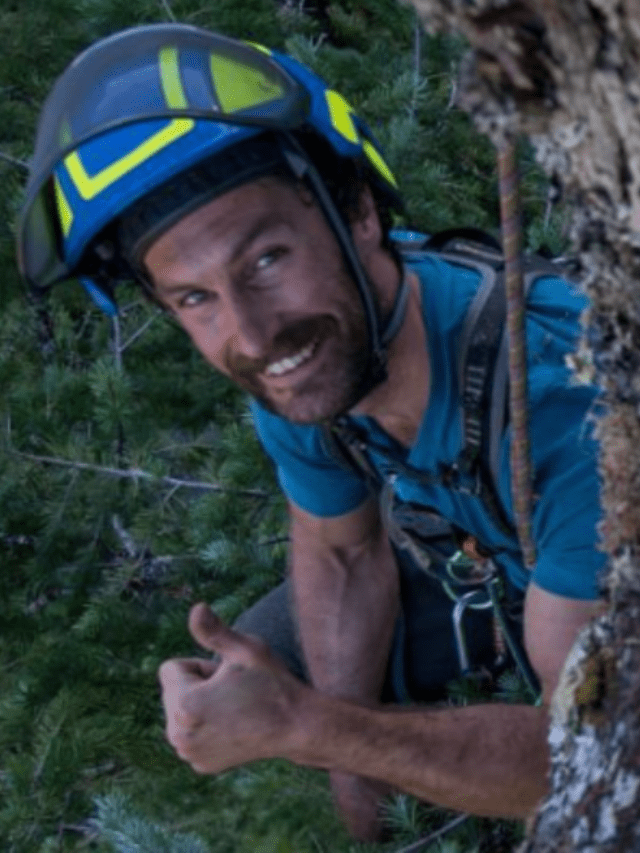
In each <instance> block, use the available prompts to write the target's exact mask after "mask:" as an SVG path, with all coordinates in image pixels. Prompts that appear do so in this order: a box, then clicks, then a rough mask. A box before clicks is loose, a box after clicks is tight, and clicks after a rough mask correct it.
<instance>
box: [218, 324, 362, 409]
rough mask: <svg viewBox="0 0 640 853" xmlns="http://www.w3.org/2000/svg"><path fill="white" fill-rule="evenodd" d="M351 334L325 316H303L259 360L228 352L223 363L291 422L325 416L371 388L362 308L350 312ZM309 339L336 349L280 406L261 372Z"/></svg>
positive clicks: (237, 379)
mask: <svg viewBox="0 0 640 853" xmlns="http://www.w3.org/2000/svg"><path fill="white" fill-rule="evenodd" d="M348 328H349V334H348V335H346V334H343V335H341V334H340V330H339V327H338V324H337V322H336V320H335V319H334V318H333V317H330V316H328V315H320V316H317V317H309V318H304V319H302V320H299V321H296V322H293V323H291V324H290V325H288V326H286V327H285V328H284V329H282V330H281V331H280V332H278V334H277V335H276V336H275V338H274V340H273V342H272V345H271V346H270V348H269V352H268V354H266V355H265V356H263V357H261V358H259V359H248V358H247V357H246V356H242V355H233V354H229V356H228V358H227V359H226V367H227V371H228V375H229V376H230V378H231V379H232V380H233V381H234V382H236V384H238V385H239V386H240V387H241V388H242V389H243V390H245V391H247V392H248V393H249V394H251V396H252V397H254V398H255V399H256V400H258V402H259V403H260V404H261V405H262V406H263V407H264V408H266V409H267V410H269V411H271V412H273V413H274V414H276V415H280V416H281V417H284V418H286V419H287V420H290V421H292V422H294V423H302V424H304V423H309V424H310V423H317V422H319V421H325V420H329V419H331V418H333V417H336V416H337V415H339V414H341V413H343V412H345V411H347V410H348V409H350V408H352V407H353V406H354V405H355V404H356V403H357V402H358V401H359V400H360V399H361V398H362V396H363V395H364V394H365V393H366V391H367V390H368V389H369V382H368V377H369V352H368V345H367V341H368V334H367V329H366V325H365V320H364V317H363V316H362V313H361V312H350V317H349V324H348ZM311 341H315V342H317V346H318V347H320V346H322V344H323V343H325V342H326V343H327V344H328V345H331V344H332V343H333V342H334V341H335V347H336V350H335V353H334V354H333V357H332V363H331V365H330V367H331V372H332V376H331V377H328V376H327V375H326V371H324V372H323V374H322V375H321V376H318V377H313V378H312V379H311V381H309V382H308V383H306V385H305V386H304V387H302V388H300V389H299V390H298V391H297V392H296V393H295V395H294V398H293V401H292V403H291V405H287V406H284V407H283V406H281V405H279V404H278V402H276V401H274V400H273V399H272V398H271V397H270V396H269V394H268V392H266V391H265V389H264V386H263V382H262V377H261V374H262V373H263V372H264V370H265V369H266V368H267V366H268V365H269V364H271V363H273V362H274V361H278V360H279V359H281V358H283V357H285V356H287V355H289V354H292V353H295V352H298V351H299V350H301V349H302V348H303V347H304V346H306V345H307V344H309V343H310V342H311Z"/></svg>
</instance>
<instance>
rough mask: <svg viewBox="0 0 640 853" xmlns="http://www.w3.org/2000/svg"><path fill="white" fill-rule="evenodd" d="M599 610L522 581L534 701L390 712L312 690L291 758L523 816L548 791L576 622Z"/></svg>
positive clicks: (454, 803)
mask: <svg viewBox="0 0 640 853" xmlns="http://www.w3.org/2000/svg"><path fill="white" fill-rule="evenodd" d="M601 609H602V604H601V603H594V602H588V601H574V600H570V599H566V598H562V597H560V596H557V595H553V594H552V593H549V592H546V591H545V590H543V589H541V588H540V587H537V586H536V585H535V584H532V585H531V586H530V588H529V590H528V593H527V598H526V603H525V643H526V645H527V650H528V653H529V657H530V659H531V662H532V664H533V666H534V668H535V669H536V671H537V673H538V675H539V677H540V680H541V683H542V685H543V705H542V707H538V708H532V707H530V706H526V705H499V704H491V705H478V706H472V707H467V708H452V709H442V710H420V711H416V710H412V711H400V712H395V713H394V712H393V711H391V712H388V711H384V710H368V709H362V708H356V707H355V706H353V705H351V706H349V705H348V704H347V703H344V702H342V703H339V702H336V701H335V700H333V699H330V698H328V697H320V698H319V699H318V701H317V702H315V701H314V703H313V711H312V712H311V713H310V714H309V716H308V724H307V725H308V729H309V733H308V736H307V737H306V738H305V739H304V746H303V749H302V755H301V756H300V759H299V760H301V762H302V763H306V764H312V765H315V766H321V767H336V766H338V767H340V768H341V769H343V770H346V771H349V772H359V773H363V774H366V775H370V776H373V777H374V778H379V779H384V780H385V781H387V782H389V783H391V784H393V785H395V786H397V787H399V788H400V789H402V790H405V791H407V792H409V793H413V794H415V795H416V796H418V797H420V798H421V799H425V800H429V801H431V802H434V803H437V804H439V805H442V806H446V807H450V808H455V809H460V810H462V811H469V812H472V813H474V814H479V815H487V816H504V817H517V818H524V817H526V816H527V815H528V814H529V813H530V812H531V810H532V809H533V808H534V807H535V805H536V803H537V802H538V800H539V799H540V798H541V797H542V796H543V795H544V794H545V792H546V790H547V773H548V747H547V731H548V704H549V702H550V700H551V696H552V694H553V691H554V690H555V687H556V685H557V682H558V679H559V676H560V672H561V669H562V665H563V663H564V660H565V658H566V656H567V654H568V652H569V650H570V648H571V646H572V645H573V642H574V641H575V638H576V636H577V633H578V631H579V630H580V628H581V627H582V626H583V625H584V624H585V623H586V622H587V621H588V620H589V619H590V618H592V617H593V616H594V615H596V614H597V613H598V612H600V611H601Z"/></svg>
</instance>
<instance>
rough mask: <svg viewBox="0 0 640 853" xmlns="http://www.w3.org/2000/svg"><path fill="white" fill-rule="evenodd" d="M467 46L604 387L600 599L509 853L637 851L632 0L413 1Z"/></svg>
mask: <svg viewBox="0 0 640 853" xmlns="http://www.w3.org/2000/svg"><path fill="white" fill-rule="evenodd" d="M413 4H414V6H415V7H416V8H417V10H418V12H419V14H420V16H421V17H422V19H423V20H424V21H425V23H426V25H427V26H428V28H430V29H445V28H446V29H456V30H458V31H461V32H463V33H464V34H465V35H466V37H467V38H468V39H469V41H470V43H471V45H472V48H473V50H472V53H471V54H470V57H469V60H468V62H467V63H466V66H465V68H464V69H463V73H462V78H463V79H462V82H461V89H460V91H461V102H462V105H463V106H464V107H465V108H466V109H468V110H469V111H470V112H471V114H472V115H473V116H474V118H475V121H476V123H477V125H478V126H479V128H480V129H481V130H483V131H484V132H486V133H488V134H489V135H490V136H491V138H492V139H493V141H494V142H495V143H496V144H497V145H499V144H501V143H503V142H504V140H505V138H515V137H517V136H518V135H520V134H523V133H524V134H528V135H529V137H530V138H531V140H532V142H533V144H534V146H535V148H536V151H537V157H538V160H539V162H540V163H541V164H542V166H543V167H544V168H545V170H546V171H547V173H548V174H549V175H550V176H551V177H552V179H553V180H554V181H556V182H557V183H558V184H559V185H560V186H561V187H562V190H563V194H564V197H565V199H569V200H571V202H572V206H573V209H574V211H575V214H574V217H573V223H572V234H571V236H572V241H573V244H574V246H575V248H576V250H577V252H578V253H579V257H580V261H581V264H582V271H583V281H584V286H585V288H586V291H587V293H588V295H589V297H590V301H591V307H590V309H589V310H588V312H587V316H586V318H585V320H586V323H585V325H586V330H587V331H586V335H585V340H584V342H583V344H582V346H581V348H580V351H579V352H578V354H577V356H576V359H575V362H576V367H577V368H578V371H577V375H578V376H582V377H586V378H587V379H588V380H589V381H593V382H596V383H597V384H598V385H600V386H601V387H602V389H603V392H604V400H605V403H606V407H605V412H604V414H603V416H602V417H601V419H600V420H599V422H598V425H597V432H598V436H599V438H600V440H601V456H600V469H601V475H602V483H603V485H602V498H601V500H602V507H603V521H602V524H601V530H600V534H601V539H602V543H603V547H604V549H605V550H606V552H607V553H608V555H609V560H608V569H607V573H606V578H605V587H606V595H607V597H608V600H609V603H610V606H609V608H608V612H607V614H606V615H605V616H604V617H602V618H601V619H599V620H598V621H597V622H595V623H594V624H593V625H591V626H590V627H589V628H587V629H586V630H585V631H584V632H583V633H582V635H581V637H580V638H579V640H578V642H577V643H576V645H575V647H574V649H573V650H572V652H571V654H570V656H569V659H568V661H567V664H566V666H565V670H564V673H563V676H562V679H561V683H560V686H559V688H558V690H557V693H556V696H555V699H554V703H553V708H552V715H551V728H550V737H549V743H550V748H551V755H552V773H551V792H550V795H549V796H548V798H547V799H546V801H545V802H544V803H542V805H541V807H540V808H539V810H538V813H537V815H536V816H535V817H534V818H533V819H532V821H531V823H530V831H529V838H528V840H527V841H526V842H525V844H524V845H523V847H522V849H521V851H520V853H543V852H544V853H551V851H553V853H562V851H581V853H596V851H598V853H605V851H606V853H630V851H640V819H639V815H640V713H639V711H640V636H639V635H640V631H639V628H640V2H638V0H564V2H563V0H526V2H518V0H514V2H509V0H413Z"/></svg>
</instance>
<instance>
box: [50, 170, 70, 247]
mask: <svg viewBox="0 0 640 853" xmlns="http://www.w3.org/2000/svg"><path fill="white" fill-rule="evenodd" d="M53 186H54V188H55V193H56V207H57V208H58V215H59V216H60V224H61V226H62V233H63V234H64V236H65V237H68V236H69V231H71V226H72V225H73V211H72V210H71V207H70V205H69V202H68V201H67V197H66V195H65V194H64V192H63V191H62V187H61V186H60V181H59V180H58V179H57V178H56V177H55V176H54V178H53Z"/></svg>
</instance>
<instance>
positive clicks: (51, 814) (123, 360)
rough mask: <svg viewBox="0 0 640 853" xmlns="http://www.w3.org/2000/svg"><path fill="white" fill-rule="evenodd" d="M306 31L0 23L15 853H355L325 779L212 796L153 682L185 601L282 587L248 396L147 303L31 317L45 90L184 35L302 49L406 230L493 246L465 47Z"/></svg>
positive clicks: (284, 9)
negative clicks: (167, 35)
mask: <svg viewBox="0 0 640 853" xmlns="http://www.w3.org/2000/svg"><path fill="white" fill-rule="evenodd" d="M308 11H313V9H312V6H311V4H305V3H304V2H303V3H297V2H295V3H294V2H281V3H277V2H275V0H242V2H241V3H238V2H237V0H216V2H215V3H214V2H205V3H203V2H199V0H3V2H2V4H0V32H2V34H3V52H2V57H1V58H0V95H1V97H0V264H1V265H2V270H3V275H2V278H1V279H0V311H1V313H2V323H1V324H0V560H1V564H2V575H3V584H2V590H1V592H0V625H2V635H1V638H0V768H1V769H0V847H1V848H2V849H3V850H6V851H8V853H36V851H37V853H53V851H56V853H60V851H76V850H78V851H79V850H84V849H91V850H95V851H99V853H109V851H124V850H127V851H129V850H130V851H133V850H135V851H140V853H143V851H146V850H149V851H151V850H153V851H154V853H157V851H165V850H166V851H178V850H180V851H185V853H186V851H194V853H201V851H208V853H245V851H246V853H249V851H250V853H255V851H261V850H264V851H270V853H271V851H277V850H278V851H283V853H289V851H294V850H295V851H296V853H307V851H309V853H312V851H313V853H319V851H320V853H322V851H329V850H331V851H332V853H336V851H344V853H352V851H355V850H356V849H357V850H362V849H364V848H363V847H361V846H358V845H355V844H353V843H351V842H349V840H348V839H347V837H346V834H345V833H344V831H343V829H342V828H341V827H340V825H339V822H338V820H337V818H336V816H335V815H334V813H333V810H332V807H331V800H330V796H329V793H328V789H327V785H326V780H325V778H324V776H322V775H321V774H319V773H316V772H313V771H306V770H301V769H299V768H295V767H291V766H289V765H286V764H283V763H281V762H265V763H262V764H257V765H255V766H252V767H250V768H243V769H241V770H238V771H235V772H231V773H227V774H223V775H222V776H221V777H219V778H216V779H211V778H207V777H198V776H196V775H195V774H194V773H192V771H191V770H190V769H189V768H188V767H187V766H186V765H184V764H183V763H182V762H180V761H179V760H178V759H177V758H176V757H175V755H174V754H173V752H172V751H171V750H170V748H169V747H168V745H167V744H166V743H165V741H164V739H163V734H162V728H163V721H162V716H161V707H160V702H159V696H158V689H157V684H156V670H157V667H158V665H159V664H160V663H161V662H162V661H163V660H164V659H166V658H167V657H171V656H175V655H182V654H192V653H194V652H195V651H196V650H195V649H194V643H193V641H192V639H191V638H190V637H189V634H188V632H187V629H186V616H187V613H188V610H189V607H190V605H191V604H192V603H193V602H195V601H197V600H205V601H208V602H211V603H212V604H213V605H214V606H215V607H216V609H217V610H218V612H219V613H220V614H221V615H222V616H224V617H225V618H226V619H229V620H233V619H234V618H235V617H236V616H237V615H238V614H239V613H240V612H241V611H242V610H243V609H244V608H245V607H247V606H248V605H249V604H251V603H252V602H253V601H255V600H256V599H257V598H258V597H259V596H260V595H262V594H263V593H264V592H266V591H267V590H268V589H270V588H271V587H272V586H273V585H274V584H275V583H277V582H278V581H279V580H280V579H281V578H282V576H283V572H284V565H285V548H286V524H285V513H284V501H283V498H282V497H281V495H280V494H279V492H278V490H277V488H276V485H275V481H274V477H273V473H272V471H271V468H270V465H269V463H268V462H267V460H266V459H265V457H264V455H263V454H262V452H261V451H260V449H259V446H258V443H257V441H256V438H255V436H254V434H253V432H252V429H251V425H250V418H249V416H248V410H247V405H246V400H245V399H244V397H243V396H242V395H241V394H240V393H239V392H238V391H237V390H235V389H234V388H232V387H231V386H230V385H229V384H228V383H227V382H226V381H225V380H223V379H222V378H220V377H218V376H216V375H214V374H213V373H212V372H211V370H210V368H208V367H207V365H206V364H205V363H204V362H203V360H202V358H201V357H200V356H199V355H198V354H197V353H196V352H195V351H194V350H193V348H192V347H191V345H190V343H189V342H188V340H187V339H186V336H185V335H184V334H183V333H182V332H181V331H180V330H179V329H178V328H177V327H176V325H175V324H174V323H173V322H172V321H171V319H170V318H169V317H167V316H165V315H163V314H161V313H159V312H158V310H157V308H156V307H155V306H153V305H151V304H149V303H148V302H147V301H146V300H145V299H144V298H143V297H142V296H141V295H140V293H139V292H138V291H137V290H136V289H135V288H123V289H122V291H121V292H120V294H119V301H120V304H121V311H120V316H119V318H118V321H117V324H116V323H112V322H111V321H108V320H107V319H105V318H104V316H102V315H101V314H100V313H99V312H98V311H97V309H95V308H93V307H92V306H91V304H90V303H89V302H88V301H87V299H86V297H85V294H84V292H83V291H82V289H81V288H80V287H79V286H78V285H69V286H67V287H64V288H59V289H56V291H55V292H54V293H52V294H51V295H50V297H48V298H47V299H36V298H35V297H34V296H28V295H27V294H26V293H25V291H24V288H23V285H22V283H21V282H20V280H19V277H18V274H17V271H16V268H15V259H14V247H13V233H14V228H15V219H16V215H17V212H18V210H19V208H20V204H21V199H22V187H23V183H24V177H25V166H24V164H25V161H26V160H27V159H28V157H29V155H30V153H31V148H32V142H33V132H34V127H35V123H36V120H37V116H38V111H39V108H40V106H41V103H42V100H43V98H44V97H45V95H46V93H47V92H48V90H49V88H50V86H51V83H52V81H53V79H54V78H55V77H56V76H57V75H58V74H59V73H60V72H61V71H62V70H63V68H64V67H65V66H66V64H67V63H68V61H69V60H70V59H71V58H72V57H73V56H74V55H75V54H76V53H77V52H79V51H80V50H81V49H83V48H84V47H86V46H87V45H89V44H90V43H91V42H93V41H94V40H95V39H97V38H99V37H100V36H103V35H106V34H108V33H111V32H114V31H116V30H118V29H120V28H122V27H126V26H132V25H135V24H140V23H145V22H149V21H160V20H164V21H166V20H170V19H172V18H175V19H177V20H180V21H185V22H188V23H192V24H196V25H201V26H208V27H210V28H215V29H219V30H220V31H222V32H224V33H227V34H229V35H235V36H240V37H243V38H249V39H254V40H257V41H260V42H263V43H265V44H269V45H272V46H274V47H285V46H286V48H287V49H288V50H289V51H291V52H292V53H293V54H294V55H296V56H298V57H299V58H301V59H302V60H303V61H305V62H307V63H308V64H309V65H311V66H312V67H313V68H315V69H316V70H317V71H318V72H319V73H321V74H322V75H323V76H324V77H325V78H327V80H329V81H331V83H332V85H333V86H335V88H337V89H338V90H339V91H342V92H344V93H345V94H346V95H347V97H348V98H349V99H350V100H351V102H352V103H353V105H354V107H355V108H356V110H357V111H359V112H361V113H362V114H363V115H364V116H365V117H366V118H367V119H368V120H369V122H370V123H371V125H372V127H373V129H374V131H375V133H376V135H377V136H379V138H380V140H381V141H382V142H383V144H384V146H385V148H386V150H387V154H388V159H389V162H390V164H391V166H392V168H393V169H394V171H395V172H396V174H397V176H398V178H399V181H400V183H401V186H402V188H403V190H404V192H405V195H406V198H407V223H409V224H412V225H415V226H417V227H419V228H422V229H424V230H426V231H435V230H438V229H440V228H443V227H448V226H452V225H455V224H474V225H480V226H483V227H486V228H490V229H495V228H496V226H497V203H496V197H495V189H496V180H495V169H494V158H493V153H492V151H491V150H490V148H489V146H488V145H487V144H486V142H485V141H484V140H482V139H479V138H478V137H477V136H476V135H475V134H474V133H473V131H472V130H471V129H470V127H469V122H468V120H467V118H466V116H464V115H463V114H462V113H461V112H460V111H459V110H457V109H456V107H455V106H454V105H453V102H452V97H451V96H452V89H453V86H454V84H453V80H454V69H455V66H456V63H457V61H458V59H459V57H460V56H461V54H462V52H463V50H464V46H463V45H462V44H461V43H460V42H459V40H457V39H454V38H451V37H446V38H445V37H439V38H429V37H427V36H426V35H424V34H422V33H420V32H416V24H415V17H414V15H413V13H412V12H411V11H410V9H408V8H405V7H401V6H397V5H396V4H395V2H392V0H366V2H357V3H356V2H351V0H340V2H335V3H333V4H331V5H329V4H325V3H321V4H317V5H316V6H315V14H308ZM523 162H524V163H525V165H526V170H525V177H526V180H525V184H524V188H525V193H524V195H525V201H526V211H525V214H526V225H527V239H528V241H529V243H533V244H538V243H544V242H547V243H549V244H550V245H551V246H552V248H555V247H556V246H557V245H560V244H561V233H562V228H561V218H560V215H559V214H557V213H555V212H552V213H551V215H550V216H549V217H548V218H547V219H548V221H545V220H544V219H543V214H544V210H545V206H546V200H547V191H546V186H545V185H544V183H543V182H542V181H541V179H540V178H539V176H538V174H537V173H536V172H535V169H534V167H533V165H532V164H531V163H530V162H529V160H527V156H526V153H525V155H524V158H523ZM554 241H555V242H554ZM558 241H560V242H558ZM507 686H508V685H507ZM511 687H513V685H512V686H511ZM510 689H511V688H510ZM514 690H515V688H514ZM505 691H506V692H509V691H508V690H506V688H505ZM511 693H512V694H513V690H512V691H511ZM462 698H463V697H462V696H461V697H460V699H461V701H462ZM388 817H389V822H390V824H391V825H392V826H393V827H394V828H395V830H396V832H397V838H398V839H399V840H404V841H406V843H408V842H409V841H411V840H413V839H414V838H415V837H416V836H417V835H420V834H424V833H425V832H427V831H430V829H432V828H433V826H436V825H438V824H440V823H442V821H443V817H442V814H441V813H439V812H437V811H433V810H428V809H426V810H425V808H424V807H421V806H418V805H417V804H416V803H415V801H413V800H411V799H410V798H407V797H404V798H397V799H396V800H395V801H394V802H392V803H391V804H390V805H389V813H388ZM491 832H493V830H492V829H491V830H490V829H488V828H487V826H486V825H485V824H483V823H482V822H473V821H469V824H468V826H467V828H466V829H465V831H464V832H463V831H462V830H461V831H460V832H459V833H456V838H459V839H461V840H459V841H457V842H455V844H454V842H449V841H447V842H446V843H448V844H450V845H452V846H450V849H452V850H453V849H460V850H466V851H470V850H473V849H475V848H476V847H477V846H478V845H479V844H480V842H481V841H482V838H489V837H490V836H491ZM474 833H475V834H474ZM474 845H475V847H474ZM370 849H380V848H379V847H378V848H373V847H372V848H370ZM439 849H440V850H443V849H445V842H443V843H442V845H440V847H439ZM487 849H489V848H487ZM499 849H500V848H499V846H498V845H494V853H495V851H497V850H499ZM503 849H505V850H506V849H508V848H507V847H504V848H503Z"/></svg>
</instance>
